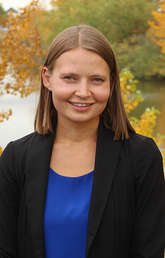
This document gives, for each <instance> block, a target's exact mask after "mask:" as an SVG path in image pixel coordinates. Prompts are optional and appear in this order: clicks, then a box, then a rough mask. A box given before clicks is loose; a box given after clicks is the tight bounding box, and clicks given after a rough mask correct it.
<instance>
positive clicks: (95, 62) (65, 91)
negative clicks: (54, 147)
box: [42, 48, 110, 123]
mask: <svg viewBox="0 0 165 258" xmlns="http://www.w3.org/2000/svg"><path fill="white" fill-rule="evenodd" d="M42 78H43V83H44V85H45V87H47V88H49V89H50V90H51V91H52V98H53V103H54V106H55V108H56V110H57V114H58V121H60V120H61V119H62V120H63V121H64V122H65V123H67V122H74V123H82V122H91V121H94V120H98V119H99V116H100V114H101V113H102V112H103V110H104V109H105V107H106V104H107V101H108V98H109V95H110V70H109V66H108V64H107V63H106V62H105V61H104V59H103V58H102V57H101V56H99V55H98V54H97V53H95V52H93V51H89V50H85V49H81V48H78V49H73V50H69V51H67V52H65V53H63V54H62V55H60V56H59V57H58V58H57V60H56V62H55V66H54V69H53V71H52V73H51V74H50V73H49V71H48V69H47V68H46V67H44V69H43V73H42Z"/></svg>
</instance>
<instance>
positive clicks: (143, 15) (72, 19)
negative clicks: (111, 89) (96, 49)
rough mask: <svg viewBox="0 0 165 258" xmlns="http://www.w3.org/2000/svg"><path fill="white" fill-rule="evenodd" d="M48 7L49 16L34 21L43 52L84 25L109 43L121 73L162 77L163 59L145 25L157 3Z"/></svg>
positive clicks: (56, 3) (59, 2) (72, 1)
mask: <svg viewBox="0 0 165 258" xmlns="http://www.w3.org/2000/svg"><path fill="white" fill-rule="evenodd" d="M51 3H52V10H51V12H47V13H46V12H45V14H44V17H43V16H42V17H38V21H37V23H38V28H39V32H40V35H41V40H42V45H43V46H44V47H45V48H48V46H49V45H50V43H51V41H52V40H53V38H54V37H55V36H56V35H57V34H58V33H59V32H61V31H62V30H63V29H65V28H67V27H69V26H74V25H79V24H83V23H85V24H89V25H91V26H93V27H95V28H97V29H99V30H100V31H101V32H102V33H103V34H104V35H105V36H106V37H107V38H108V39H109V41H110V42H111V44H112V46H113V48H114V50H115V53H116V56H117V60H118V63H119V68H120V70H121V69H122V68H123V67H129V68H130V69H131V71H132V72H133V74H134V75H135V77H137V78H148V77H156V76H158V77H164V76H165V69H164V64H165V56H163V55H162V54H161V51H160V47H159V46H157V45H156V44H155V43H154V42H153V41H152V40H151V36H152V35H151V33H150V30H149V28H150V26H149V24H148V20H150V19H152V11H153V10H156V9H157V7H158V1H151V0H138V1H135V0H118V1H116V0H97V1H96V0H94V1H91V0H79V1H77V0H52V1H51Z"/></svg>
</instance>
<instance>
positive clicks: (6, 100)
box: [0, 92, 38, 148]
mask: <svg viewBox="0 0 165 258" xmlns="http://www.w3.org/2000/svg"><path fill="white" fill-rule="evenodd" d="M37 100H38V94H37V92H34V93H32V94H31V95H29V96H28V97H26V98H20V95H17V96H14V95H10V94H5V95H3V96H1V97H0V111H2V110H5V111H7V110H8V109H12V113H13V114H12V115H11V116H10V117H9V120H4V122H2V123H0V146H1V147H2V148H4V147H5V146H6V145H7V143H8V142H10V141H13V140H16V139H18V138H21V137H23V136H24V135H27V134H29V133H31V132H33V131H34V126H33V124H34V117H35V112H36V107H37Z"/></svg>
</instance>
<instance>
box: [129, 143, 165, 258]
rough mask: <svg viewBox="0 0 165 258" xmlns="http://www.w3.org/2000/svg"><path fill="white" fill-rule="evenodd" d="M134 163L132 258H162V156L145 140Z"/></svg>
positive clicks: (164, 188) (164, 205)
mask: <svg viewBox="0 0 165 258" xmlns="http://www.w3.org/2000/svg"><path fill="white" fill-rule="evenodd" d="M136 160H137V161H136V162H135V164H134V165H135V174H134V189H135V217H134V226H133V231H132V238H131V258H142V257H146V258H163V257H164V243H165V184H164V171H163V164H162V156H161V153H160V151H159V150H158V148H157V146H156V144H155V143H154V141H153V140H152V139H150V138H145V140H144V141H143V143H142V145H141V148H140V151H139V154H138V157H137V159H136Z"/></svg>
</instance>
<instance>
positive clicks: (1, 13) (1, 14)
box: [0, 3, 7, 25]
mask: <svg viewBox="0 0 165 258" xmlns="http://www.w3.org/2000/svg"><path fill="white" fill-rule="evenodd" d="M6 17H7V13H6V12H5V10H4V8H3V6H2V4H1V3H0V25H3V24H4V22H5V21H6Z"/></svg>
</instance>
